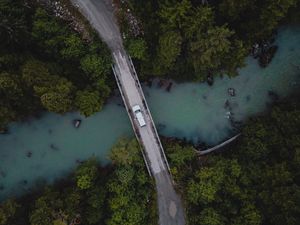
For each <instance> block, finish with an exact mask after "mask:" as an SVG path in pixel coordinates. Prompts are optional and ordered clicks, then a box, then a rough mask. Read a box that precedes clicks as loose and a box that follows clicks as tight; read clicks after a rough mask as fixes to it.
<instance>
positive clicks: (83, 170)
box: [76, 158, 97, 190]
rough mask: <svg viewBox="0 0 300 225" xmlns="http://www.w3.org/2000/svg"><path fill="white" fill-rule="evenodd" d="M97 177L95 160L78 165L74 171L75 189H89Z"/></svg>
mask: <svg viewBox="0 0 300 225" xmlns="http://www.w3.org/2000/svg"><path fill="white" fill-rule="evenodd" d="M96 176H97V160H96V159H93V158H92V159H90V160H88V161H86V162H85V163H83V164H82V165H80V166H79V167H78V168H77V170H76V182H77V187H78V188H80V189H81V190H86V189H90V188H91V187H93V185H94V181H95V179H96Z"/></svg>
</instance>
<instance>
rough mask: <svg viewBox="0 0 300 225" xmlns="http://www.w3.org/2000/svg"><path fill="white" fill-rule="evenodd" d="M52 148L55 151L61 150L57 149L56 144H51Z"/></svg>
mask: <svg viewBox="0 0 300 225" xmlns="http://www.w3.org/2000/svg"><path fill="white" fill-rule="evenodd" d="M50 148H51V149H52V150H54V151H58V150H59V147H57V146H56V145H55V144H51V145H50Z"/></svg>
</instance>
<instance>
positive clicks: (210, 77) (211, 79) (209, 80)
mask: <svg viewBox="0 0 300 225" xmlns="http://www.w3.org/2000/svg"><path fill="white" fill-rule="evenodd" d="M206 82H207V84H208V85H209V86H212V85H213V84H214V77H213V76H212V75H211V74H208V75H207V77H206Z"/></svg>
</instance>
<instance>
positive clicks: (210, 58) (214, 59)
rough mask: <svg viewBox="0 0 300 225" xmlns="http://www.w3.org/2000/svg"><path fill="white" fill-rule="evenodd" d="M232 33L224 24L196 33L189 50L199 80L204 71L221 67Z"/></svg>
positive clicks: (202, 77)
mask: <svg viewBox="0 0 300 225" xmlns="http://www.w3.org/2000/svg"><path fill="white" fill-rule="evenodd" d="M232 35H233V32H232V31H230V30H229V29H228V28H227V27H225V26H223V27H214V28H210V29H208V30H207V32H206V33H202V32H198V33H197V37H196V40H195V41H193V42H191V44H190V52H191V56H192V60H193V64H194V68H195V71H196V74H197V75H198V78H199V79H200V80H203V79H204V77H206V76H205V74H204V73H207V72H208V71H216V70H218V69H221V65H222V59H223V57H225V56H226V55H227V54H229V53H230V46H231V41H230V37H231V36H232Z"/></svg>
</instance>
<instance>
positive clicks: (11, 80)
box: [0, 73, 23, 100]
mask: <svg viewBox="0 0 300 225" xmlns="http://www.w3.org/2000/svg"><path fill="white" fill-rule="evenodd" d="M0 93H1V95H2V96H4V97H5V98H6V99H11V100H17V99H18V98H20V97H21V96H22V94H23V93H22V89H21V88H20V86H19V84H18V83H17V81H16V76H14V75H11V74H8V73H0Z"/></svg>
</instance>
